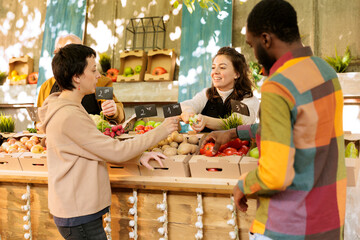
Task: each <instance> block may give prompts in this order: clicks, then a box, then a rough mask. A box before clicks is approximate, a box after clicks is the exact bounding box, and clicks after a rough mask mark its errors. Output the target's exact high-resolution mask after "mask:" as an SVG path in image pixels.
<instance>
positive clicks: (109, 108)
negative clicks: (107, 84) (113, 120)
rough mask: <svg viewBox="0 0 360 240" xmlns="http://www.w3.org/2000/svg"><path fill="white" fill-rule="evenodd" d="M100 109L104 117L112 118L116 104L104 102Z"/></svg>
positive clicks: (110, 101)
mask: <svg viewBox="0 0 360 240" xmlns="http://www.w3.org/2000/svg"><path fill="white" fill-rule="evenodd" d="M101 109H102V112H103V113H104V115H105V116H114V115H115V114H116V103H115V101H114V100H105V101H104V102H103V103H102V104H101Z"/></svg>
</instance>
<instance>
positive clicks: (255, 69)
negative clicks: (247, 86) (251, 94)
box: [249, 61, 264, 89]
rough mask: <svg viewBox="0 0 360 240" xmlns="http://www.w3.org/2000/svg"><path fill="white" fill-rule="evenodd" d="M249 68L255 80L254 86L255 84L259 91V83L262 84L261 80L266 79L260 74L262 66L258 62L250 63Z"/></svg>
mask: <svg viewBox="0 0 360 240" xmlns="http://www.w3.org/2000/svg"><path fill="white" fill-rule="evenodd" d="M249 68H250V72H251V75H252V77H253V79H254V84H255V86H256V88H257V89H259V88H260V86H259V83H260V81H261V79H262V78H263V77H264V76H263V75H261V74H260V71H261V66H260V64H258V63H257V62H253V61H250V62H249Z"/></svg>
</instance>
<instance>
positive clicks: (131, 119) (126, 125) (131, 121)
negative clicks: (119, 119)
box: [123, 117, 164, 138]
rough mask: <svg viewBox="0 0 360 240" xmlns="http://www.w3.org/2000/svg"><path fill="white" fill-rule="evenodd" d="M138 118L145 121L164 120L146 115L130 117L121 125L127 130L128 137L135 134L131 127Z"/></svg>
mask: <svg viewBox="0 0 360 240" xmlns="http://www.w3.org/2000/svg"><path fill="white" fill-rule="evenodd" d="M138 120H143V121H144V122H145V123H147V122H148V121H155V122H162V121H164V118H161V117H147V118H139V119H137V118H136V117H131V118H130V119H128V120H127V121H126V123H125V126H123V128H124V129H125V131H129V138H131V137H134V136H135V132H133V129H134V125H135V122H136V121H138Z"/></svg>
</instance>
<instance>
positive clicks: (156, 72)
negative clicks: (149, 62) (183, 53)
mask: <svg viewBox="0 0 360 240" xmlns="http://www.w3.org/2000/svg"><path fill="white" fill-rule="evenodd" d="M165 73H167V71H166V69H165V68H163V67H156V68H154V70H153V71H152V75H162V74H165Z"/></svg>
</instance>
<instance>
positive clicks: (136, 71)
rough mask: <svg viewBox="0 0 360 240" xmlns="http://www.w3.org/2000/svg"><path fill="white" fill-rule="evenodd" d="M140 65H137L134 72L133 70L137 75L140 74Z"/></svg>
mask: <svg viewBox="0 0 360 240" xmlns="http://www.w3.org/2000/svg"><path fill="white" fill-rule="evenodd" d="M141 68H142V67H141V65H137V66H136V67H135V68H134V70H135V74H139V73H140V72H141Z"/></svg>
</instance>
